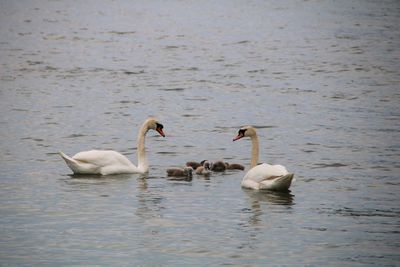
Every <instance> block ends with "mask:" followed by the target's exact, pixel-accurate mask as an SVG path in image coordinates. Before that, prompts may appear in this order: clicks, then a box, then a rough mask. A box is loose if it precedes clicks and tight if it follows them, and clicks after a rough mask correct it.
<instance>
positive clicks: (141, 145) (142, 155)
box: [137, 123, 149, 172]
mask: <svg viewBox="0 0 400 267" xmlns="http://www.w3.org/2000/svg"><path fill="white" fill-rule="evenodd" d="M148 131H149V128H148V126H147V124H146V123H145V124H143V125H142V127H141V128H140V130H139V134H138V138H137V157H138V168H139V169H140V170H142V171H143V172H147V171H148V170H149V163H148V162H147V157H146V148H145V142H144V141H145V137H146V133H147V132H148Z"/></svg>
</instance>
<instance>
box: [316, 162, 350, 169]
mask: <svg viewBox="0 0 400 267" xmlns="http://www.w3.org/2000/svg"><path fill="white" fill-rule="evenodd" d="M315 165H316V167H313V169H320V168H340V167H346V166H349V165H347V164H343V163H316V164H315Z"/></svg>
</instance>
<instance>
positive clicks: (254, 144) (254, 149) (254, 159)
mask: <svg viewBox="0 0 400 267" xmlns="http://www.w3.org/2000/svg"><path fill="white" fill-rule="evenodd" d="M258 150H259V148H258V136H257V134H255V135H254V136H252V137H251V164H250V168H253V167H254V166H257V164H258V153H259V152H258Z"/></svg>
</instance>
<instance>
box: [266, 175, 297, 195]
mask: <svg viewBox="0 0 400 267" xmlns="http://www.w3.org/2000/svg"><path fill="white" fill-rule="evenodd" d="M293 177H294V173H288V174H286V175H283V176H280V177H277V178H275V179H274V180H273V182H272V183H271V182H270V181H265V182H266V183H264V182H261V183H260V189H269V190H274V191H288V190H289V187H290V185H291V184H292V180H293Z"/></svg>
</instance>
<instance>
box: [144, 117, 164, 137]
mask: <svg viewBox="0 0 400 267" xmlns="http://www.w3.org/2000/svg"><path fill="white" fill-rule="evenodd" d="M146 125H147V129H149V130H150V129H151V130H154V131H157V132H158V133H159V134H160V135H161V136H162V137H165V134H164V132H163V128H164V126H163V125H162V124H161V123H160V122H159V121H158V120H157V119H156V118H149V119H148V120H147V121H146Z"/></svg>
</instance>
